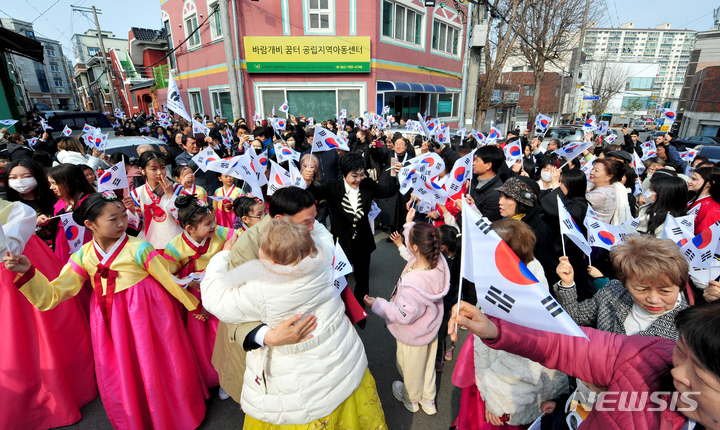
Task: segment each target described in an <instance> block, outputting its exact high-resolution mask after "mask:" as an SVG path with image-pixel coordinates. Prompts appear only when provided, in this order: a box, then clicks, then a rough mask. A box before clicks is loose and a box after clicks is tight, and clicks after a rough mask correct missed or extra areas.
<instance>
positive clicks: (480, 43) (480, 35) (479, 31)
mask: <svg viewBox="0 0 720 430" xmlns="http://www.w3.org/2000/svg"><path fill="white" fill-rule="evenodd" d="M487 34H488V27H487V24H478V25H475V26H473V29H472V38H471V40H470V47H471V48H483V47H485V40H486V39H487Z"/></svg>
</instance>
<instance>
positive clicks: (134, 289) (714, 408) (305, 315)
mask: <svg viewBox="0 0 720 430" xmlns="http://www.w3.org/2000/svg"><path fill="white" fill-rule="evenodd" d="M108 116H109V118H108V119H109V120H110V121H111V122H112V123H115V131H114V134H115V136H128V135H142V136H148V137H153V138H156V139H159V140H160V141H163V142H164V144H161V145H153V144H150V143H148V144H144V145H140V146H138V147H137V157H128V156H127V155H125V154H123V153H121V152H115V153H113V154H106V153H104V152H102V151H100V150H99V149H97V148H94V149H88V147H87V146H85V145H84V144H83V143H82V140H80V139H78V136H74V135H72V134H71V135H69V136H65V135H63V136H53V134H54V133H55V134H56V133H57V132H53V131H52V130H49V129H45V127H44V123H43V122H41V121H39V118H30V119H28V120H26V122H25V123H24V124H18V127H17V129H18V130H19V131H18V132H16V133H12V134H9V133H7V130H6V129H2V130H0V170H2V184H0V185H2V187H3V188H2V192H3V193H4V194H3V197H4V198H3V199H2V200H0V224H1V225H2V230H3V232H4V235H3V236H2V237H0V243H1V244H2V248H3V252H4V254H3V262H4V265H2V266H0V277H1V279H2V285H1V286H0V310H2V312H0V328H1V330H0V342H1V343H2V344H3V345H5V348H4V351H5V352H6V353H5V354H4V357H3V359H2V361H0V405H2V406H0V428H8V429H12V428H18V429H19V428H22V429H44V428H52V427H60V426H65V425H70V424H72V423H75V422H77V421H78V420H80V419H81V414H80V411H79V410H80V408H81V407H82V406H84V405H85V404H87V403H88V402H90V401H92V400H93V399H94V398H95V397H96V395H97V392H98V391H99V394H100V397H101V399H102V403H103V406H104V408H105V411H106V413H107V416H108V418H109V420H110V422H111V424H112V425H113V427H115V428H118V429H139V428H168V429H170V428H172V429H193V428H197V427H198V426H199V425H200V424H201V423H202V421H203V419H204V417H205V413H206V402H205V400H206V399H208V398H209V397H210V395H211V394H210V393H211V391H210V389H211V388H213V387H219V388H218V390H217V393H218V396H219V397H220V398H221V399H223V400H224V399H228V398H232V399H233V400H234V401H236V402H238V403H240V406H241V407H242V410H243V411H244V412H245V421H244V428H247V429H268V428H273V429H283V428H293V429H298V428H308V429H310V428H338V429H340V428H347V429H382V428H387V426H386V424H385V415H384V412H383V408H382V404H381V402H380V399H379V397H378V392H377V388H376V387H377V386H376V381H375V379H374V378H373V376H372V374H371V373H370V371H369V369H368V358H367V356H366V353H365V348H364V345H363V342H362V341H361V339H360V337H359V336H358V330H364V329H365V328H366V321H367V318H363V317H358V316H357V314H356V313H353V312H351V309H354V308H360V309H361V310H363V309H364V310H366V311H369V312H370V313H372V314H375V315H376V316H377V317H380V318H382V319H383V320H384V321H385V323H386V326H387V330H388V331H389V332H390V334H391V335H392V336H393V337H394V338H395V339H396V343H397V348H396V360H397V369H398V374H399V378H398V380H396V381H394V382H392V383H390V382H386V381H380V383H381V384H388V385H390V386H391V389H392V393H393V395H394V396H395V398H396V399H397V400H398V401H399V402H401V403H402V404H403V405H404V407H405V408H406V409H407V410H408V411H409V412H410V413H416V412H418V411H420V410H421V409H422V411H423V412H424V413H426V414H428V415H432V414H435V413H437V407H436V404H435V400H436V373H438V372H442V371H443V366H444V363H445V362H447V361H448V360H453V359H454V360H457V362H456V364H455V369H454V374H453V383H454V384H455V385H456V386H458V387H460V388H461V389H462V396H461V399H460V408H459V413H458V415H457V417H456V419H455V420H454V422H452V423H447V424H448V427H451V426H452V428H456V429H462V430H465V429H483V430H484V429H496V428H497V429H515V428H518V429H520V428H527V427H528V426H529V425H531V424H533V423H534V422H535V421H536V420H538V419H539V420H540V421H539V422H538V423H536V425H538V426H539V427H533V428H543V429H545V428H547V429H551V428H564V427H562V425H567V426H569V427H570V428H577V424H579V423H580V422H583V426H582V427H581V428H596V429H599V428H601V427H602V428H605V427H607V428H621V429H634V428H637V429H645V428H648V429H650V428H668V429H678V430H680V429H687V430H692V429H698V430H699V429H703V428H707V429H717V428H720V358H718V357H719V356H718V352H720V332H718V327H720V301H718V300H717V299H718V298H720V282H718V277H717V276H716V275H720V262H718V263H717V265H716V266H718V268H717V269H713V267H712V266H713V265H712V264H710V265H709V266H706V268H705V269H703V268H700V267H696V266H697V265H695V264H693V261H694V260H693V258H689V257H688V256H687V255H685V254H683V252H681V247H682V246H683V245H684V244H685V243H687V242H688V241H692V242H696V241H698V238H699V241H700V242H701V243H703V247H705V246H710V247H714V248H711V249H714V251H713V252H712V253H711V254H710V255H711V257H710V258H712V259H715V260H717V259H718V250H717V246H718V243H717V242H718V238H719V237H720V227H718V226H719V225H720V224H719V223H720V168H719V167H718V166H717V165H716V164H714V163H712V162H710V161H709V160H707V158H705V157H701V156H697V157H695V158H694V160H692V161H685V160H683V158H681V156H680V155H679V154H681V153H682V152H683V151H684V148H682V147H678V146H679V144H678V143H676V142H675V139H674V138H673V136H672V134H670V133H668V134H666V135H665V136H661V137H659V138H658V140H657V141H656V142H654V148H656V152H657V156H652V157H648V156H647V151H644V150H643V144H644V142H640V141H639V140H638V133H637V132H635V131H630V130H627V129H623V136H622V141H621V142H620V144H608V143H605V142H604V141H603V138H602V136H599V137H598V136H595V135H594V134H593V132H592V131H590V132H588V133H587V134H586V135H585V141H586V142H588V144H587V145H588V147H587V149H586V150H585V151H584V152H582V154H578V155H577V156H575V157H570V159H567V158H564V157H563V156H562V154H567V152H563V151H562V148H563V144H564V143H565V142H561V141H559V140H557V139H553V140H550V141H543V135H542V133H538V134H537V135H532V134H531V132H530V131H529V130H525V131H523V132H521V131H520V130H510V131H509V132H508V133H507V134H508V135H507V138H506V139H504V140H501V141H495V140H482V138H481V137H480V135H479V134H475V133H471V134H470V135H469V136H467V137H465V134H464V133H462V134H461V135H457V136H453V137H452V138H451V139H449V141H445V140H444V139H443V140H442V141H440V142H438V140H436V139H434V138H432V137H431V136H425V135H424V133H417V132H413V131H411V130H409V131H406V130H404V126H405V124H406V122H407V119H405V118H393V117H392V116H390V117H389V120H390V121H389V122H390V124H391V127H392V128H391V129H392V130H393V131H392V132H391V131H389V129H388V127H386V126H385V124H387V123H386V122H385V121H383V123H382V124H381V125H379V124H378V123H376V122H373V121H368V120H367V119H368V118H367V116H365V117H357V118H356V117H351V118H342V117H340V118H339V119H331V120H327V121H322V122H318V123H314V121H310V120H309V119H308V118H305V117H304V116H300V117H295V116H292V115H289V118H288V121H287V126H286V127H285V128H284V129H281V130H278V129H277V127H274V126H273V125H274V124H276V123H273V122H272V121H268V120H258V121H254V122H249V121H245V120H244V119H238V120H237V121H235V122H234V123H228V121H227V120H226V119H224V118H220V117H215V118H209V117H207V116H205V117H203V116H202V115H199V114H196V116H195V122H196V123H202V125H203V128H204V129H205V130H206V131H204V132H203V133H196V132H197V131H198V130H197V128H196V127H193V123H190V122H188V121H185V120H183V119H179V120H172V121H170V120H167V119H165V118H164V117H163V118H162V119H161V118H155V117H153V116H148V115H145V114H144V113H142V114H139V115H134V116H133V117H132V118H121V119H117V118H114V117H112V114H109V115H108ZM161 124H165V125H166V126H162V125H161ZM168 124H169V125H168ZM319 127H321V128H322V129H325V130H327V131H330V132H332V133H334V134H336V135H337V136H339V137H340V139H341V140H342V141H343V143H346V144H347V148H346V149H340V148H338V149H333V150H329V151H316V150H313V148H314V146H313V142H314V139H315V138H316V131H317V130H316V129H317V128H319ZM516 144H519V145H520V148H522V156H521V157H520V158H519V159H516V160H515V161H511V162H510V163H508V157H507V155H506V151H504V149H505V148H506V147H508V145H516ZM207 148H212V149H213V151H214V152H215V153H216V154H217V155H218V156H219V157H222V158H225V159H232V157H239V156H243V155H245V154H246V153H250V154H251V155H253V156H254V157H257V156H264V157H266V158H267V159H269V160H272V163H276V164H277V165H278V166H280V167H283V168H284V169H286V170H293V169H295V170H296V171H299V172H300V174H301V176H302V178H301V180H300V181H299V182H298V183H296V184H295V185H296V186H292V185H285V186H283V187H280V188H279V189H275V190H273V191H274V192H270V188H269V186H263V187H262V188H261V191H262V193H261V194H259V193H256V194H255V195H254V194H253V189H252V187H251V186H249V184H248V183H246V181H243V180H241V179H240V178H239V177H237V175H233V174H231V173H229V172H225V173H220V172H215V171H213V170H211V169H205V168H201V167H204V166H198V164H197V162H196V161H197V155H198V154H199V153H200V152H201V151H203V150H206V149H207ZM283 148H289V149H291V150H292V151H291V153H295V154H297V157H295V158H292V157H291V158H289V159H287V158H282V159H281V157H280V156H279V154H278V152H281V151H283ZM428 154H431V155H433V157H435V156H437V157H438V159H439V160H441V161H442V163H443V164H444V169H441V170H440V171H438V172H437V176H436V177H434V178H432V179H431V181H432V184H434V185H437V187H439V188H442V189H443V190H444V191H445V192H446V195H447V199H446V200H444V201H441V202H437V201H432V202H429V201H426V200H425V199H424V198H423V197H422V195H419V194H417V193H415V192H408V191H409V190H408V189H403V178H401V177H400V175H401V172H402V171H403V168H405V167H407V166H412V164H413V162H414V161H415V160H417V159H418V157H423V156H425V155H428ZM469 154H471V155H470V157H471V160H472V161H471V165H470V166H469V168H470V169H471V170H472V174H471V175H468V176H467V178H468V179H467V180H463V181H462V184H461V185H462V186H460V187H458V188H457V189H452V191H451V189H450V187H449V184H450V182H451V180H452V179H453V178H451V177H450V176H451V175H450V173H451V172H452V171H453V168H454V167H455V166H456V165H457V164H458V163H461V162H462V158H463V157H465V156H468V155H469ZM641 157H642V158H643V159H644V160H643V163H642V165H641V166H638V165H637V160H638V159H640V158H641ZM118 163H122V164H124V167H125V170H124V171H125V172H126V175H127V185H128V186H127V188H123V189H116V190H109V189H107V188H102V187H100V182H101V180H99V178H102V177H103V174H104V173H105V172H106V171H109V169H112V168H113V166H116V165H118ZM267 164H268V166H270V164H271V163H267ZM273 165H274V164H273ZM261 174H262V173H261ZM265 175H266V177H268V176H269V175H270V169H269V168H266V170H265ZM271 179H272V178H271ZM98 190H100V191H98ZM558 200H559V201H561V202H562V203H563V204H564V206H565V208H566V209H567V212H568V213H569V214H570V216H571V217H572V221H574V225H575V226H577V228H578V229H579V230H581V232H582V234H587V233H588V229H589V228H590V227H588V226H587V223H586V220H587V219H588V217H590V218H589V219H591V220H597V221H599V222H602V223H605V224H606V225H608V226H613V227H617V228H619V229H622V231H623V232H625V233H626V235H625V234H624V236H626V237H623V239H622V240H618V241H617V243H613V244H612V246H604V247H598V246H593V247H592V252H591V253H587V252H585V251H584V250H583V249H582V247H581V246H579V245H576V244H575V243H574V242H572V241H570V240H567V239H566V238H565V237H564V236H563V234H562V231H563V230H562V226H561V224H562V219H563V216H564V215H563V214H562V213H560V210H559V206H558V203H557V202H558ZM463 202H466V203H467V205H466V206H464V205H463ZM463 207H465V209H463ZM378 209H379V210H380V215H378V213H377V210H378ZM463 210H465V211H468V210H471V211H477V212H479V214H480V215H481V216H482V217H483V218H484V220H485V221H487V223H488V224H489V225H490V226H491V228H492V230H494V231H495V232H496V233H497V234H498V235H499V236H500V237H501V238H502V240H503V241H504V242H505V243H506V244H507V246H508V247H509V248H510V249H511V250H512V252H514V253H515V255H517V257H518V258H519V260H520V262H521V264H522V265H523V267H525V268H526V269H527V273H529V274H530V275H531V277H534V278H535V279H537V281H538V284H539V285H540V288H541V289H543V290H547V294H549V295H552V296H553V297H554V298H555V300H557V302H558V303H559V304H560V305H561V306H562V307H563V309H564V310H565V311H566V312H567V313H568V315H569V316H570V317H571V318H572V319H573V320H574V321H575V322H576V323H577V324H578V325H579V326H581V327H582V330H583V332H584V334H585V335H586V336H587V338H588V339H589V341H588V340H587V339H584V338H579V337H571V336H566V335H560V334H557V333H552V332H546V331H540V330H535V329H532V328H528V327H523V326H519V325H516V324H512V323H509V322H507V321H503V320H500V319H497V318H492V317H491V318H488V317H486V316H485V314H483V312H482V311H481V310H480V309H479V308H478V295H477V292H478V291H485V289H487V287H488V286H486V285H477V289H476V286H475V285H474V284H473V283H471V282H468V280H467V279H462V276H461V266H462V260H463V249H462V248H463V247H462V234H463V232H462V231H461V230H462V228H461V226H462V225H463V223H462V217H463ZM678 220H682V221H683V223H682V228H681V225H680V224H678ZM675 226H677V230H678V231H679V232H676V231H675ZM688 226H689V227H688ZM683 229H684V230H683ZM379 230H383V231H387V232H388V233H389V238H388V239H387V241H388V242H393V243H394V244H395V245H396V246H397V248H398V252H399V254H400V256H401V257H402V258H403V259H404V260H405V261H406V264H405V266H404V268H402V270H401V271H400V267H398V273H399V276H398V280H397V284H396V286H395V289H394V290H393V292H392V294H391V295H390V297H378V293H379V291H377V289H376V288H374V287H373V285H371V283H370V273H371V270H373V264H372V260H371V255H372V253H373V251H374V250H375V249H376V246H377V245H376V240H375V232H376V231H379ZM683 235H684V239H683V240H678V237H683ZM671 239H672V240H671ZM707 240H710V241H711V243H710V244H709V245H708V244H707V243H704V241H707ZM76 243H79V244H80V246H74V244H76ZM341 254H343V255H344V256H346V257H345V258H347V261H348V262H349V263H350V264H351V266H352V275H349V276H348V278H347V279H348V280H351V281H352V282H350V285H349V286H348V287H347V288H345V289H344V288H343V287H344V286H345V285H344V284H343V281H345V277H344V275H342V276H340V275H338V274H337V272H338V271H342V270H343V268H342V266H341V265H338V264H337V263H338V261H342V258H341V257H339V255H341ZM467 261H472V260H467ZM488 264H491V262H488ZM708 267H709V268H708ZM475 270H476V273H477V272H480V271H482V268H479V269H478V268H476V269H475ZM523 270H524V269H523ZM345 282H346V281H345ZM483 294H484V293H483ZM371 318H375V317H374V316H373V317H371ZM458 326H459V327H461V328H466V329H468V330H469V331H470V332H471V333H472V335H471V336H469V337H468V338H467V340H466V341H465V342H464V343H463V344H462V345H458V351H457V352H456V345H455V342H456V341H457V340H458V333H457V331H456V330H457V327H458ZM212 392H213V393H215V391H212ZM638 392H645V393H650V394H652V393H660V395H658V396H659V397H657V399H656V400H658V401H660V400H662V401H663V402H665V404H666V405H670V404H671V403H670V401H669V400H668V399H669V398H672V404H671V407H666V408H662V407H660V408H658V407H657V403H653V402H652V401H645V400H643V401H641V404H640V405H639V406H637V407H635V408H634V410H631V411H628V410H627V408H626V409H623V408H610V409H608V408H603V407H602V406H603V405H602V404H601V405H599V407H598V405H593V404H592V403H593V402H592V401H590V400H588V399H587V398H582V399H580V397H582V395H583V393H595V397H597V396H603V395H604V396H605V397H604V399H606V400H607V399H611V400H614V401H615V402H616V403H617V402H618V400H619V402H620V403H622V402H623V401H626V400H623V399H624V398H625V397H623V396H625V395H627V393H638ZM623 393H624V394H623ZM653 395H654V394H653ZM586 397H587V396H586ZM643 398H644V399H646V400H647V397H643ZM653 398H654V397H651V399H653ZM633 399H634V397H633ZM633 401H634V400H633ZM642 402H645V403H642ZM578 404H580V406H577V405H578ZM571 405H573V406H572V407H571ZM583 405H584V406H583ZM582 408H586V409H585V410H584V412H582V413H581V411H579V409H582ZM18 411H23V413H18ZM540 417H542V418H540ZM571 421H572V422H573V423H575V424H574V425H575V427H573V425H572V424H570V423H571ZM566 422H567V424H564V423H566Z"/></svg>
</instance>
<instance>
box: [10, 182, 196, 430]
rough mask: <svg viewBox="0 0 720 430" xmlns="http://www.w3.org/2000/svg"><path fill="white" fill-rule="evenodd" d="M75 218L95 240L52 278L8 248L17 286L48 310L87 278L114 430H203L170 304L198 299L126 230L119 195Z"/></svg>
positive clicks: (191, 370)
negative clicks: (174, 278)
mask: <svg viewBox="0 0 720 430" xmlns="http://www.w3.org/2000/svg"><path fill="white" fill-rule="evenodd" d="M73 218H74V220H75V222H76V223H78V224H80V225H84V226H85V227H86V228H87V229H88V230H89V231H91V232H92V236H93V240H92V241H91V242H89V243H87V244H85V245H84V246H83V247H82V248H81V249H80V250H79V251H78V252H76V253H74V254H72V256H71V258H70V261H69V262H68V264H66V265H65V267H63V269H62V271H61V272H60V275H59V276H58V277H57V278H55V279H54V280H52V281H50V280H48V278H47V277H45V275H44V274H42V273H41V272H40V271H37V270H36V268H35V266H34V265H33V264H32V263H31V262H30V260H29V259H28V258H27V257H26V256H24V255H16V254H14V253H13V254H11V253H10V252H6V254H5V257H4V258H3V260H4V262H5V267H6V268H7V269H8V270H10V271H12V272H16V273H18V274H19V275H18V276H17V277H16V278H15V281H14V282H15V286H16V287H17V288H19V289H20V292H21V293H22V294H24V295H25V296H26V297H27V298H28V300H30V302H31V303H32V304H33V305H34V306H35V307H36V308H37V309H39V310H41V311H46V310H50V309H53V308H55V307H56V306H58V305H59V304H60V303H62V302H63V301H65V300H68V299H71V298H73V297H74V296H75V295H76V294H78V292H79V291H80V288H81V287H82V285H83V284H84V283H85V282H86V281H89V282H90V285H91V286H92V289H93V293H94V294H93V295H92V300H91V303H90V311H91V315H90V327H91V339H92V346H93V352H94V358H95V374H96V377H97V384H98V388H99V390H100V397H101V399H102V402H103V406H104V407H105V411H106V412H107V415H108V418H109V419H110V422H111V424H112V425H113V427H114V428H116V429H148V428H163V429H194V428H196V427H198V426H199V425H200V423H201V422H202V420H203V418H204V416H205V402H204V399H205V398H206V397H207V388H206V387H205V385H204V384H203V381H202V379H201V375H200V372H199V366H198V364H197V359H196V357H195V353H194V351H193V348H192V345H191V344H190V339H189V338H188V335H187V332H186V330H185V329H184V327H183V326H182V319H181V315H180V311H179V309H178V307H177V306H175V304H174V303H173V302H174V300H178V301H180V302H181V303H182V304H183V305H184V306H185V307H186V308H187V309H188V310H189V311H193V312H198V309H197V307H198V300H197V299H196V298H195V296H193V295H192V294H189V293H188V292H187V291H185V290H183V289H182V288H180V286H178V284H177V283H176V282H175V281H174V280H173V278H172V276H171V275H170V273H169V272H168V266H167V262H166V261H165V259H164V258H162V257H161V256H160V255H159V253H158V252H157V251H156V250H155V249H154V248H153V247H152V245H150V244H149V243H147V242H145V241H143V240H141V239H138V238H134V237H130V236H128V235H127V234H126V233H125V229H126V228H127V224H128V220H127V212H126V210H125V207H124V205H123V204H122V202H121V201H120V200H119V199H118V197H117V196H116V195H115V194H114V193H112V192H104V193H96V194H92V195H90V196H89V197H87V198H86V199H85V200H83V202H82V203H81V204H80V206H78V207H77V208H76V210H75V211H74V212H73ZM168 293H169V294H168ZM171 296H172V297H171ZM173 298H174V299H173Z"/></svg>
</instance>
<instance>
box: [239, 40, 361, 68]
mask: <svg viewBox="0 0 720 430" xmlns="http://www.w3.org/2000/svg"><path fill="white" fill-rule="evenodd" d="M244 42H245V58H246V62H247V71H248V73H343V72H349V73H353V72H354V73H358V72H360V73H363V72H365V73H367V72H369V71H370V38H369V37H360V36H357V37H322V36H304V37H283V36H273V37H245V39H244Z"/></svg>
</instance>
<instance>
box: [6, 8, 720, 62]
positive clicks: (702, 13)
mask: <svg viewBox="0 0 720 430" xmlns="http://www.w3.org/2000/svg"><path fill="white" fill-rule="evenodd" d="M93 1H94V2H93ZM168 1H175V2H180V1H183V0H168ZM196 1H202V0H196ZM260 1H276V0H260ZM361 1H371V0H361ZM604 1H605V4H604V5H603V6H602V8H601V13H602V14H603V20H604V21H605V22H604V23H603V24H602V25H603V26H611V27H617V26H618V25H620V24H622V23H625V22H628V21H633V22H634V23H635V28H652V27H655V26H656V25H658V24H662V23H664V22H670V23H672V28H687V29H691V30H698V31H703V30H708V29H710V28H711V27H712V26H713V8H718V7H720V0H692V1H691V2H689V3H691V4H692V7H684V6H683V3H682V2H677V1H675V0H656V1H653V2H651V3H648V2H642V1H637V0H604ZM93 4H94V5H95V7H97V8H98V9H100V10H102V14H101V15H99V20H100V27H101V29H102V30H103V31H107V30H109V31H112V32H113V33H115V36H116V37H121V38H127V34H128V30H130V27H144V28H154V29H160V27H161V23H160V2H159V0H13V1H3V2H2V4H0V17H3V18H6V17H12V18H18V19H21V20H23V21H34V28H35V33H36V34H37V35H38V36H41V37H46V38H48V39H54V40H59V41H60V43H61V44H62V45H63V51H64V52H65V56H66V57H67V58H68V59H70V60H71V61H72V60H73V59H74V58H73V54H72V43H71V37H72V35H73V34H75V33H84V32H85V31H87V30H88V29H89V28H93V29H94V28H95V23H94V22H93V21H92V14H88V17H87V18H86V17H84V16H83V15H81V14H79V13H77V12H73V11H72V8H71V5H76V6H83V7H91V6H92V5H93ZM601 4H602V3H601ZM687 5H688V4H685V6H687ZM43 12H45V13H44V15H42V16H40V15H41V13H43Z"/></svg>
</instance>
